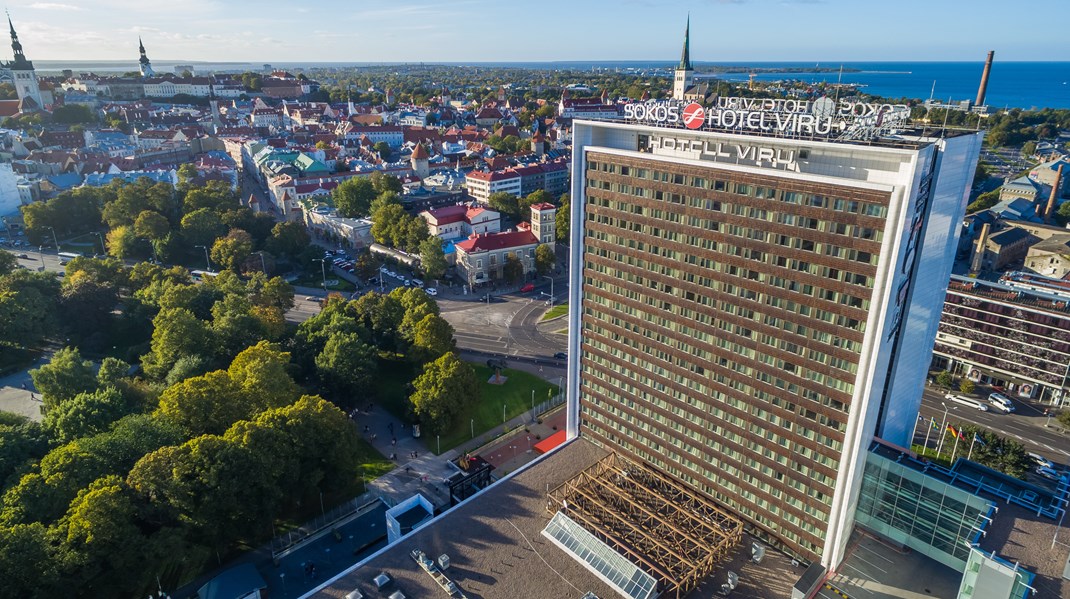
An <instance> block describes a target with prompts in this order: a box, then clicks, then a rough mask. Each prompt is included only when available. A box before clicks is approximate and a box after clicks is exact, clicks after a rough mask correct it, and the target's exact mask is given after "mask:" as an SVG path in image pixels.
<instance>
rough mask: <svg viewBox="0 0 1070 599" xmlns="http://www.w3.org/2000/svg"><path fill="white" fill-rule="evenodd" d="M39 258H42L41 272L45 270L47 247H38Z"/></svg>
mask: <svg viewBox="0 0 1070 599" xmlns="http://www.w3.org/2000/svg"><path fill="white" fill-rule="evenodd" d="M37 256H38V257H39V258H41V272H44V270H45V246H43V245H39V246H37Z"/></svg>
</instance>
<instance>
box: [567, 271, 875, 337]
mask: <svg viewBox="0 0 1070 599" xmlns="http://www.w3.org/2000/svg"><path fill="white" fill-rule="evenodd" d="M584 266H585V267H586V268H587V270H588V271H594V272H595V273H598V274H601V275H602V276H599V277H598V278H597V279H596V278H595V277H592V276H588V275H586V274H585V275H584V284H586V285H588V286H590V285H594V284H595V281H596V280H598V282H599V284H598V285H597V286H598V287H606V288H610V287H612V290H613V291H614V292H615V293H619V294H621V295H622V296H623V297H625V298H627V299H630V300H633V301H638V302H642V303H644V304H646V305H648V306H652V307H654V308H656V309H658V310H662V311H667V312H671V311H672V310H673V305H674V303H670V302H669V301H667V300H668V299H669V298H674V297H675V295H674V294H673V293H672V292H663V293H662V294H661V295H662V296H661V297H658V296H656V295H654V294H651V293H643V292H639V291H635V290H634V289H630V288H625V287H621V286H619V285H610V284H604V283H602V281H603V280H606V279H607V278H608V277H615V278H617V279H622V278H624V277H623V271H620V270H614V271H613V272H609V269H606V268H601V267H600V266H599V265H598V264H597V263H595V262H593V261H587V262H586V263H585V265H584ZM707 281H708V284H707V285H704V287H705V288H706V289H708V290H709V291H710V292H712V293H714V294H716V293H717V292H720V293H723V294H725V295H729V296H736V297H740V298H742V299H743V300H745V301H747V302H756V303H759V304H760V305H766V306H770V307H773V308H779V309H781V310H785V311H787V312H793V313H795V314H799V315H800V316H803V317H805V318H812V319H815V320H821V321H824V322H827V323H830V324H834V325H836V326H838V327H845V328H848V329H851V330H853V331H857V332H859V333H862V332H865V322H864V321H862V320H860V319H857V318H851V317H850V316H847V315H844V314H836V313H834V312H831V311H829V310H822V309H820V308H814V307H811V306H808V305H806V304H800V303H798V302H795V301H793V300H789V299H786V298H782V297H777V296H775V295H772V294H758V293H757V292H755V291H752V290H750V289H748V288H746V287H740V286H736V285H732V284H731V283H725V282H719V281H712V280H708V279H707ZM682 295H683V299H685V300H687V301H690V302H694V303H696V304H700V305H703V306H708V307H710V308H716V307H717V306H718V301H717V300H716V299H714V297H712V296H711V295H695V294H694V293H692V292H684V293H683V294H682Z"/></svg>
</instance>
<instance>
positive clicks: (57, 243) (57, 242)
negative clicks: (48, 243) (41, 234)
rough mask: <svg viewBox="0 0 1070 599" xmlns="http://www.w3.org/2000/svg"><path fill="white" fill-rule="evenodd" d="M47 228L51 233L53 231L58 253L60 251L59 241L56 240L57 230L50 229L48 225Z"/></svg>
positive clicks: (53, 239)
mask: <svg viewBox="0 0 1070 599" xmlns="http://www.w3.org/2000/svg"><path fill="white" fill-rule="evenodd" d="M45 228H46V229H48V230H49V231H52V241H53V242H55V244H56V251H57V252H58V251H59V239H56V230H55V229H53V228H52V227H49V226H48V225H45Z"/></svg>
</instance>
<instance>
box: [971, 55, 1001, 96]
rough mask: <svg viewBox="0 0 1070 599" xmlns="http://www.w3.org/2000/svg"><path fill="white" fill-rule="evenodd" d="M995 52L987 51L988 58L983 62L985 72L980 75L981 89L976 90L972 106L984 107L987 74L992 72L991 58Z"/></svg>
mask: <svg viewBox="0 0 1070 599" xmlns="http://www.w3.org/2000/svg"><path fill="white" fill-rule="evenodd" d="M995 53H996V51H995V50H989V51H988V58H987V59H986V60H985V70H984V72H983V73H981V87H979V88H977V101H976V102H974V103H973V104H974V106H984V105H985V93H987V92H988V74H989V73H990V72H992V56H993V55H995Z"/></svg>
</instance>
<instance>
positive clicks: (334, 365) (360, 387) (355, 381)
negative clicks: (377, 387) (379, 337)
mask: <svg viewBox="0 0 1070 599" xmlns="http://www.w3.org/2000/svg"><path fill="white" fill-rule="evenodd" d="M375 371H376V352H375V349H374V348H372V347H371V346H369V345H368V344H366V343H364V341H363V340H361V338H360V336H359V335H355V334H352V333H338V334H335V335H332V336H331V337H330V339H328V340H327V343H326V345H324V347H323V351H322V352H320V354H319V355H318V356H316V372H317V373H318V374H319V376H320V380H322V381H323V384H324V387H325V388H326V389H328V390H329V391H330V393H331V395H332V396H333V397H334V398H335V399H336V400H338V401H340V402H341V403H343V404H344V405H353V401H352V398H354V397H361V396H364V395H365V394H367V392H368V391H369V389H370V387H371V381H372V378H373V377H374V376H375Z"/></svg>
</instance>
